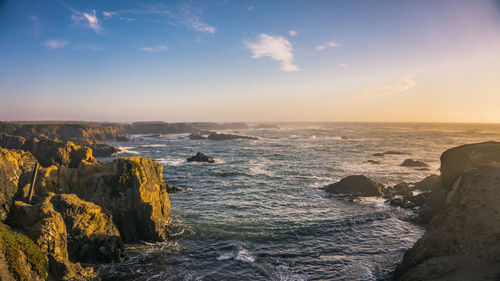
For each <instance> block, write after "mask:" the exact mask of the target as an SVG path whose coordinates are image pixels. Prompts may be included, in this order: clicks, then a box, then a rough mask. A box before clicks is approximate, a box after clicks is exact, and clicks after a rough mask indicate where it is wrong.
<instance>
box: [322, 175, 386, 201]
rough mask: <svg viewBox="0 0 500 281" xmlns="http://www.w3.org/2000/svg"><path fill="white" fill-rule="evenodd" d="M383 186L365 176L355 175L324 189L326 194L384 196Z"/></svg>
mask: <svg viewBox="0 0 500 281" xmlns="http://www.w3.org/2000/svg"><path fill="white" fill-rule="evenodd" d="M382 187H383V185H382V184H380V183H378V182H375V181H373V180H371V179H369V178H367V177H365V176H363V175H354V176H348V177H346V178H343V179H342V180H340V181H338V182H336V183H333V184H330V185H327V186H326V187H324V190H325V191H326V192H330V193H337V194H338V193H340V194H350V195H355V196H382V194H383V193H382Z"/></svg>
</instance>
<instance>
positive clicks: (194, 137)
mask: <svg viewBox="0 0 500 281" xmlns="http://www.w3.org/2000/svg"><path fill="white" fill-rule="evenodd" d="M189 138H190V139H192V140H204V139H206V138H207V137H205V136H203V135H202V134H200V133H199V132H196V133H191V134H189Z"/></svg>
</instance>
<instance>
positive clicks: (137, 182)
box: [36, 157, 170, 242]
mask: <svg viewBox="0 0 500 281" xmlns="http://www.w3.org/2000/svg"><path fill="white" fill-rule="evenodd" d="M162 172H163V166H162V165H160V164H159V163H158V162H156V161H154V160H153V159H150V158H142V157H128V158H120V159H115V160H114V161H112V162H107V163H98V164H95V165H80V166H78V168H76V169H73V168H69V167H64V166H59V167H58V166H51V167H48V168H44V169H42V170H41V171H40V177H39V178H38V180H37V188H36V194H37V195H42V196H43V195H47V194H48V193H49V192H55V193H68V194H69V193H73V194H76V195H77V196H78V197H79V198H81V199H82V200H85V201H89V202H92V203H95V204H97V205H99V206H101V207H102V208H103V210H104V211H105V212H106V213H109V214H111V215H112V216H113V221H114V222H115V224H116V226H117V227H118V230H119V232H120V236H121V237H122V239H123V240H124V241H125V242H137V241H159V240H164V239H166V236H167V233H166V231H167V225H168V223H169V222H170V200H169V198H168V193H167V187H166V184H165V182H164V181H163V174H162Z"/></svg>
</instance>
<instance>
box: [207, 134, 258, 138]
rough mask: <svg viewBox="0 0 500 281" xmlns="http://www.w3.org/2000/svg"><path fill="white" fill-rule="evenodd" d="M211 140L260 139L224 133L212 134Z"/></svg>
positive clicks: (210, 135)
mask: <svg viewBox="0 0 500 281" xmlns="http://www.w3.org/2000/svg"><path fill="white" fill-rule="evenodd" d="M208 139H209V140H236V139H246V140H258V139H259V138H258V137H250V136H242V135H233V134H224V133H210V134H209V135H208Z"/></svg>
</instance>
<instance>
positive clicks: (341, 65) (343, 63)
mask: <svg viewBox="0 0 500 281" xmlns="http://www.w3.org/2000/svg"><path fill="white" fill-rule="evenodd" d="M339 66H340V67H348V66H349V64H348V63H345V62H341V63H339Z"/></svg>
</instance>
